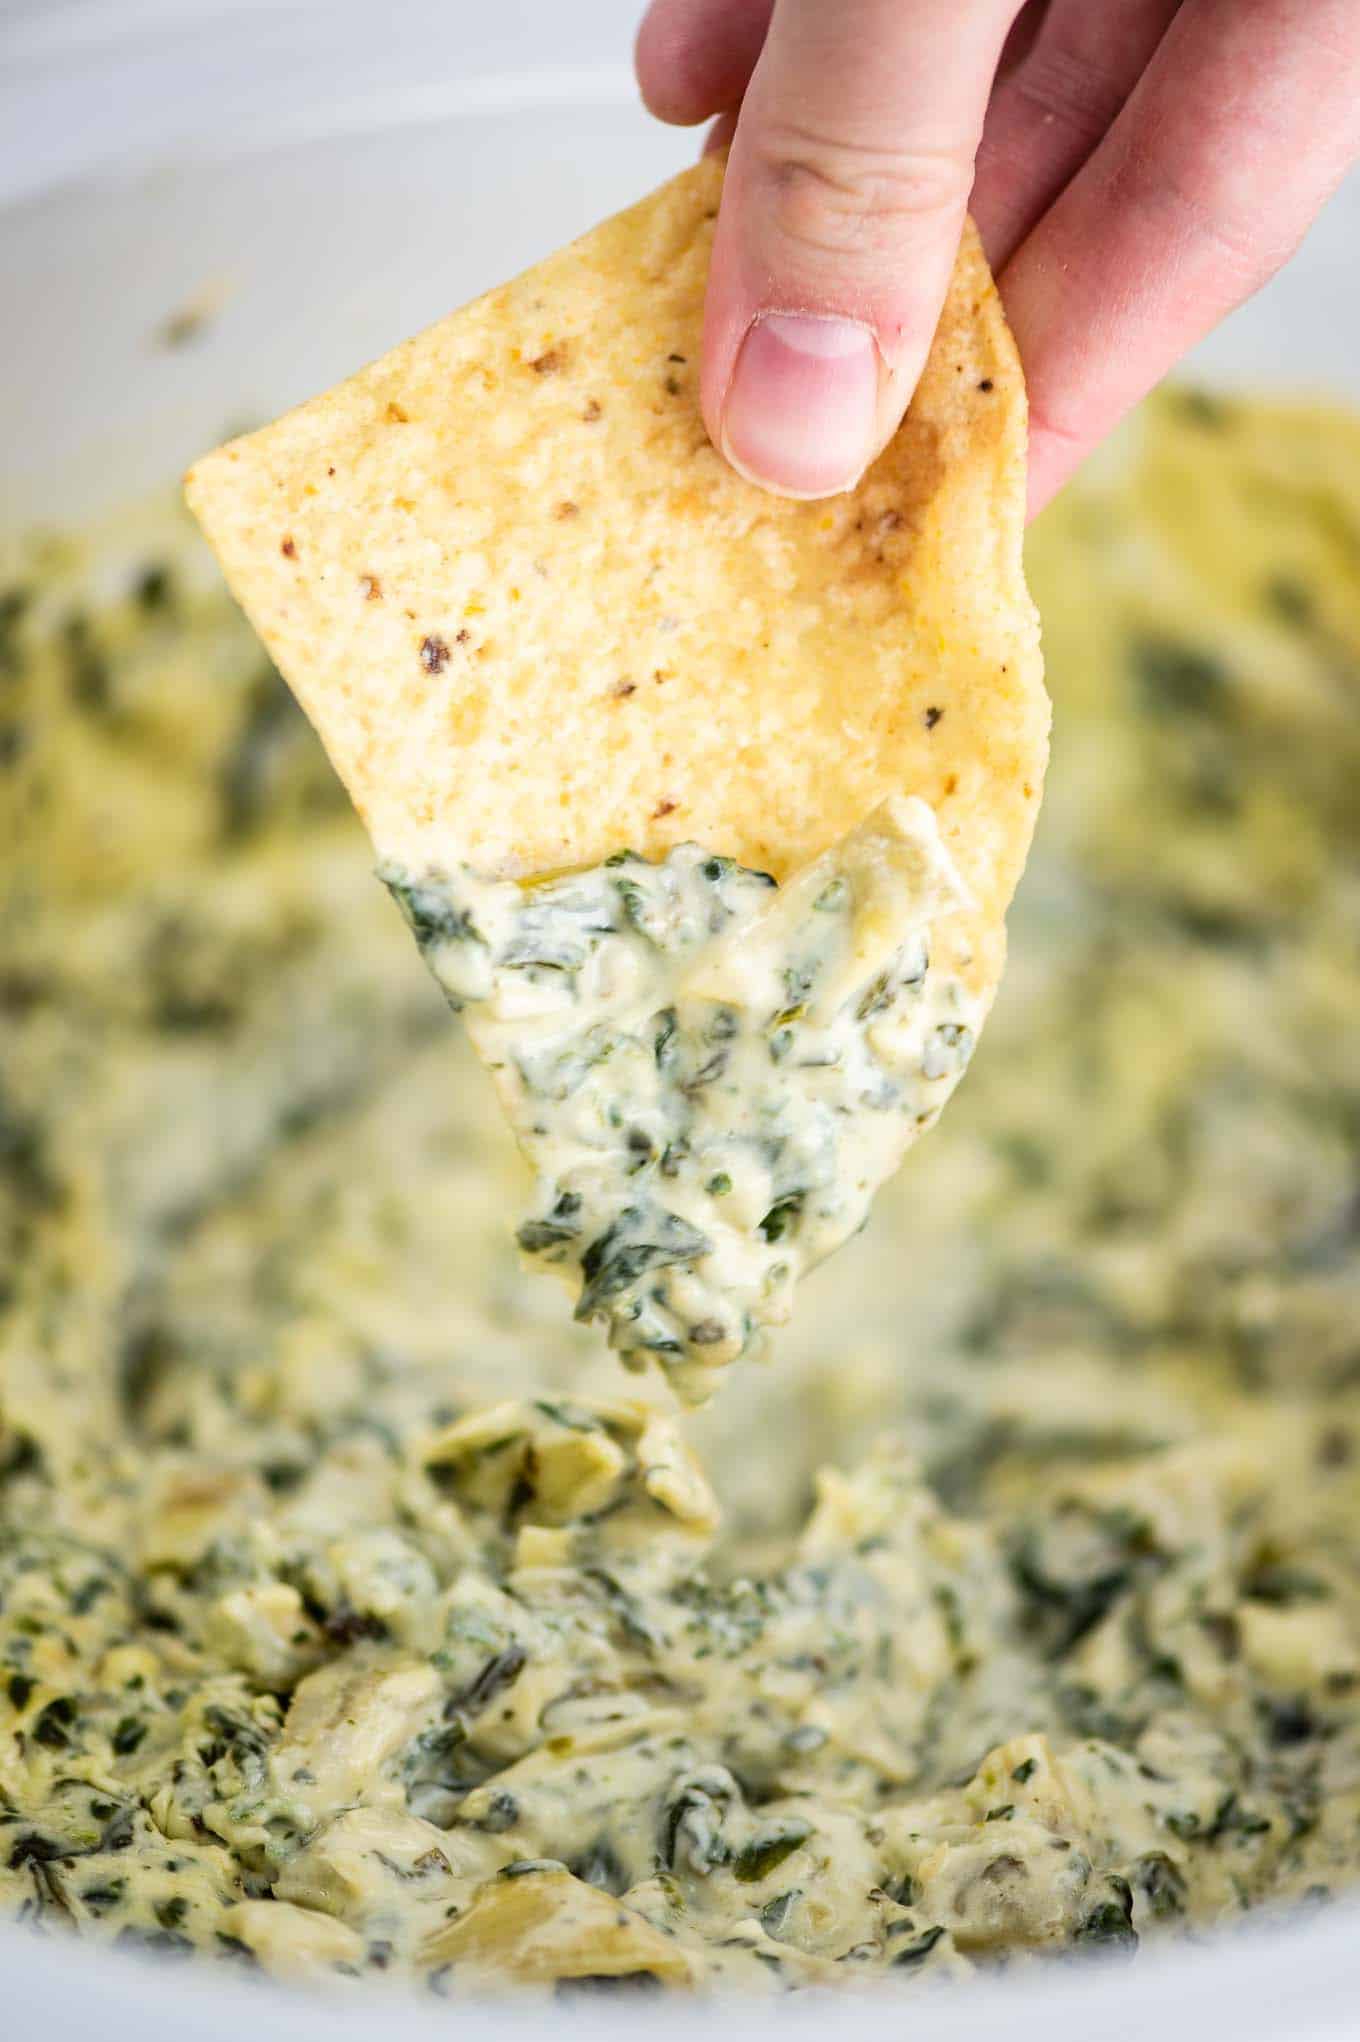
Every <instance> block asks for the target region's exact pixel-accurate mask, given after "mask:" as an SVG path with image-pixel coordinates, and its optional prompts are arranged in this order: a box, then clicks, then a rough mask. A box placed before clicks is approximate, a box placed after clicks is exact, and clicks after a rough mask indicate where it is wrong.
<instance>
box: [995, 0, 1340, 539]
mask: <svg viewBox="0 0 1360 2042" xmlns="http://www.w3.org/2000/svg"><path fill="white" fill-rule="evenodd" d="M1358 153H1360V8H1357V7H1356V6H1355V4H1354V0H1186V4H1185V5H1184V6H1182V8H1181V10H1180V12H1179V13H1178V14H1177V16H1176V18H1175V20H1174V21H1173V22H1172V23H1171V25H1170V27H1169V28H1168V30H1167V32H1166V34H1165V36H1164V38H1163V40H1162V42H1161V44H1160V46H1159V47H1158V50H1157V53H1156V55H1155V57H1154V59H1153V61H1152V63H1151V64H1150V65H1149V67H1148V69H1147V70H1146V71H1145V73H1144V75H1143V77H1142V79H1141V80H1140V82H1139V83H1138V85H1137V86H1136V87H1135V89H1134V91H1133V92H1132V94H1131V95H1130V97H1129V99H1128V102H1127V104H1126V105H1125V106H1124V108H1123V110H1122V112H1121V113H1120V114H1119V115H1118V117H1117V118H1116V120H1115V121H1114V123H1113V125H1112V126H1111V128H1110V130H1109V133H1108V134H1107V135H1106V137H1105V139H1104V141H1103V142H1101V143H1100V144H1099V146H1098V147H1097V148H1096V149H1095V151H1094V152H1093V154H1092V155H1091V156H1090V158H1089V160H1088V161H1087V162H1086V164H1085V165H1084V167H1083V168H1082V169H1081V170H1080V171H1079V172H1078V173H1077V175H1076V177H1075V178H1074V179H1073V180H1072V181H1071V183H1069V184H1068V185H1067V187H1066V189H1065V190H1064V191H1063V192H1062V194H1061V196H1060V197H1059V198H1058V199H1057V200H1056V201H1055V202H1054V204H1053V205H1052V206H1051V207H1050V208H1049V210H1048V212H1047V213H1046V214H1045V215H1044V217H1043V219H1042V220H1041V221H1040V222H1039V224H1038V225H1037V227H1035V229H1034V230H1033V232H1032V233H1030V234H1029V235H1028V236H1027V238H1026V239H1025V241H1024V242H1023V243H1022V244H1021V246H1020V247H1019V248H1018V249H1017V251H1016V253H1015V254H1014V255H1013V256H1012V258H1011V260H1010V262H1009V263H1008V264H1007V265H1006V267H1005V269H1004V271H1003V273H1002V276H1001V289H1002V295H1003V297H1004V298H1005V301H1006V309H1007V312H1008V314H1009V316H1010V320H1011V324H1012V327H1013V328H1014V331H1015V335H1016V339H1017V341H1018V342H1019V346H1020V351H1021V354H1022V356H1023V358H1024V362H1025V368H1026V373H1027V377H1028V382H1029V392H1030V426H1031V436H1030V502H1031V508H1032V509H1037V508H1039V507H1040V506H1041V505H1042V504H1043V503H1044V502H1045V501H1047V499H1048V498H1049V497H1050V496H1051V495H1052V494H1053V493H1054V491H1055V490H1056V489H1057V488H1058V487H1059V486H1060V485H1061V483H1062V482H1063V481H1064V480H1065V479H1066V478H1067V476H1068V475H1069V474H1070V473H1071V471H1072V470H1073V469H1074V468H1075V467H1076V466H1077V465H1078V464H1079V462H1080V461H1081V460H1082V459H1083V458H1084V456H1085V455H1086V453H1087V452H1088V451H1089V450H1090V449H1091V448H1092V447H1093V446H1094V445H1095V444H1096V443H1097V442H1098V441H1099V440H1101V439H1103V438H1104V436H1105V435H1106V434H1107V433H1108V432H1109V431H1110V429H1111V428H1112V426H1113V425H1114V424H1115V423H1116V421H1117V420H1118V419H1119V418H1120V417H1121V416H1122V415H1123V413H1124V412H1126V411H1127V410H1128V409H1129V408H1130V407H1131V406H1132V405H1133V404H1134V403H1135V402H1136V401H1137V400H1138V398H1140V397H1141V396H1142V395H1143V394H1144V393H1145V392H1146V391H1147V390H1148V389H1150V388H1151V387H1152V385H1153V384H1154V383H1156V382H1157V381H1158V380H1159V379H1160V378H1161V377H1162V376H1163V375H1164V374H1165V373H1166V371H1167V370H1168V369H1169V368H1170V367H1171V366H1172V365H1173V364H1174V363H1175V362H1176V361H1177V360H1178V359H1179V358H1180V356H1181V355H1182V354H1184V353H1185V352H1186V350H1187V349H1188V348H1190V347H1191V346H1192V345H1193V344H1194V343H1195V342H1196V341H1197V340H1199V339H1200V338H1201V337H1202V336H1203V335H1204V334H1205V333H1207V332H1208V331H1209V329H1210V328H1211V327H1213V326H1214V325H1216V324H1217V322H1218V321H1219V320H1220V319H1221V318H1222V317H1223V316H1224V315H1225V314H1226V313H1227V312H1229V311H1231V310H1232V308H1233V307H1234V306H1236V305H1238V304H1240V303H1241V301H1242V300H1243V299H1244V298H1246V297H1248V296H1249V295H1250V294H1251V293H1252V292H1253V291H1254V290H1256V289H1257V288H1258V287H1259V286H1260V285H1261V284H1263V283H1264V282H1265V281H1266V280H1267V278H1268V277H1270V276H1271V275H1273V273H1274V272H1275V270H1277V269H1278V268H1279V267H1280V265H1281V263H1283V262H1284V261H1285V260H1286V258H1287V257H1288V256H1289V255H1290V254H1291V253H1292V252H1293V250H1294V249H1295V247H1296V246H1297V245H1298V243H1299V241H1300V240H1301V239H1302V237H1303V235H1304V233H1305V232H1306V231H1307V229H1308V226H1309V225H1310V223H1311V221H1312V220H1313V218H1314V217H1315V215H1316V214H1317V212H1318V211H1319V209H1320V208H1321V206H1322V205H1323V203H1324V202H1325V201H1326V199H1327V198H1328V197H1329V196H1330V194H1331V192H1332V191H1333V190H1334V189H1335V188H1336V186H1337V185H1338V184H1339V183H1340V181H1341V179H1342V177H1343V176H1344V175H1345V172H1346V170H1347V168H1348V167H1349V165H1350V164H1351V163H1352V162H1353V161H1354V160H1355V158H1356V156H1357V154H1358Z"/></svg>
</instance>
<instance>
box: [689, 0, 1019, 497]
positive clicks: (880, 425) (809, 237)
mask: <svg viewBox="0 0 1360 2042" xmlns="http://www.w3.org/2000/svg"><path fill="white" fill-rule="evenodd" d="M1017 12H1018V7H1017V4H1016V0H964V4H960V0H837V4H836V5H835V6H828V5H827V4H825V0H776V5H775V7H774V11H773V15H772V17H771V20H770V25H769V31H768V34H767V36H766V39H765V42H764V45H763V47H762V50H761V54H760V57H759V60H758V61H757V63H756V67H755V70H754V73H753V74H752V77H751V81H750V84H749V86H748V88H747V92H746V97H745V100H744V103H743V105H742V108H741V112H740V115H739V117H738V120H737V124H736V131H735V135H734V137H733V142H732V149H731V155H730V158H729V164H728V172H727V182H726V187H725V190H724V194H723V202H722V209H721V212H720V215H719V220H718V226H717V232H716V236H715V241H714V249H713V264H712V271H711V274H710V279H709V287H708V302H707V317H706V324H705V337H704V362H703V375H702V382H701V390H702V401H703V406H704V416H705V419H706V421H707V424H708V428H709V431H710V432H711V433H712V435H713V437H714V440H715V441H716V442H717V444H718V445H719V446H720V447H721V448H722V450H723V451H724V453H725V454H726V455H727V456H728V458H729V459H730V460H731V461H732V462H733V464H734V465H735V466H736V467H737V468H739V469H740V470H741V471H742V472H743V473H744V474H746V475H748V476H750V477H751V478H752V479H753V480H755V481H758V482H761V483H763V484H765V486H766V487H768V488H772V489H775V490H778V491H780V492H782V493H784V494H787V495H794V496H824V495H830V494H833V493H834V492H836V491H839V490H843V489H848V488H849V487H851V486H852V485H853V483H854V482H855V481H856V480H857V479H858V477H859V476H860V474H861V473H862V472H863V470H864V469H865V467H866V466H867V465H868V463H869V462H870V461H871V460H872V459H873V457H874V456H875V454H877V453H878V451H879V450H880V449H881V447H882V446H883V445H884V443H885V442H886V441H887V439H888V438H889V437H890V436H891V434H892V433H893V432H894V430H895V429H896V427H897V425H898V423H899V421H900V419H901V417H902V413H903V412H904V410H905V409H906V406H907V403H908V401H909V399H910V397H911V393H912V390H913V389H914V387H915V384H916V380H917V377H918V376H919V374H920V370H921V367H922V364H923V362H924V360H925V355H926V351H927V349H928V348H929V345H930V341H931V337H932V335H933V332H934V328H935V325H936V321H937V319H938V317H939V311H940V306H941V304H942V302H943V299H944V293H945V288H946V285H947V283H948V279H949V273H950V269H951V266H952V264H953V260H954V255H955V252H956V250H957V247H958V240H959V234H960V231H961V228H962V224H963V215H964V208H965V205H966V202H967V198H968V192H969V187H970V185H971V183H972V176H973V158H974V153H975V151H976V148H977V143H978V137H979V135H980V133H981V130H982V122H983V116H984V113H985V110H986V105H987V95H988V92H989V91H990V89H991V84H992V80H993V77H994V75H995V71H996V66H997V61H998V58H999V56H1000V54H1001V49H1002V46H1003V44H1004V42H1005V40H1006V35H1007V31H1008V30H1009V28H1010V27H1011V24H1012V22H1013V21H1014V19H1015V16H1016V14H1017Z"/></svg>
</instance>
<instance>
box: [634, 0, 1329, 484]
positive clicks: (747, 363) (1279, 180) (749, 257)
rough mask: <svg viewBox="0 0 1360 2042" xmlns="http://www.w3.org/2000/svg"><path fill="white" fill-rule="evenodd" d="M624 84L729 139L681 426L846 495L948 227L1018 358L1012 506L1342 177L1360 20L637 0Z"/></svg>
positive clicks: (1040, 6)
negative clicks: (1024, 468)
mask: <svg viewBox="0 0 1360 2042" xmlns="http://www.w3.org/2000/svg"><path fill="white" fill-rule="evenodd" d="M637 70H638V78H639V81H640V83H641V87H642V93H643V97H644V99H645V100H646V103H647V105H648V106H649V107H650V108H651V110H652V112H653V113H654V114H657V115H658V116H659V117H660V118H661V119H662V120H666V121H672V122H677V123H680V124H682V125H688V124H697V123H699V122H702V121H708V120H712V121H713V122H714V123H715V125H714V128H713V130H712V133H711V136H710V146H722V145H724V144H726V143H728V142H729V141H730V145H731V155H730V159H729V168H728V174H727V183H726V188H725V191H724V195H723V202H722V211H721V214H720V217H719V221H718V227H717V235H716V240H715V243H714V251H713V270H712V276H711V280H710V283H709V290H708V305H707V316H706V322H705V332H704V359H703V377H702V394H703V406H704V417H705V419H706V421H707V424H708V428H709V431H710V432H711V434H712V435H713V438H714V441H715V442H716V444H717V445H718V446H719V447H721V448H722V450H723V451H724V453H725V454H726V455H727V457H728V458H729V460H731V461H732V462H733V464H734V465H735V466H736V467H738V468H740V469H741V471H742V472H743V473H744V474H746V475H748V476H750V477H751V479H752V480H754V481H758V482H760V483H762V484H764V486H765V487H767V488H770V489H773V490H776V491H778V492H779V493H781V494H784V495H791V496H807V497H818V496H829V495H834V494H836V493H837V492H839V491H841V490H843V489H847V488H849V487H851V486H852V485H853V483H854V482H855V481H856V480H857V479H858V477H859V476H860V474H862V472H863V470H864V469H865V467H866V466H867V465H868V463H869V462H870V461H871V460H872V459H873V457H874V455H875V454H876V453H877V452H878V451H879V449H880V448H881V447H882V446H883V445H884V443H885V442H886V441H887V439H889V438H890V437H891V435H892V433H893V432H894V431H895V430H896V428H897V425H898V423H899V421H900V420H901V417H902V414H903V412H904V410H905V409H906V406H907V404H908V403H909V401H910V398H911V393H912V390H913V388H914V387H915V384H916V380H917V377H918V376H919V374H920V370H921V366H922V363H923V361H924V358H925V354H926V350H927V348H928V346H929V344H930V337H931V334H932V332H933V330H934V326H935V322H936V319H937V317H938V314H939V310H940V305H941V302H942V300H943V296H944V289H945V283H946V280H947V278H948V275H949V270H950V266H951V262H952V259H953V253H954V249H955V247H956V245H957V242H958V237H959V231H960V227H961V223H962V219H963V214H964V211H965V209H968V210H971V212H972V213H973V216H974V218H975V219H976V220H977V222H978V225H979V227H980V229H981V231H982V236H983V240H984V242H985V244H986V248H987V252H988V255H989V257H990V259H991V263H992V267H993V269H994V271H995V273H996V275H997V277H998V280H999V282H1000V286H1001V291H1002V294H1003V297H1004V299H1005V303H1006V309H1007V312H1008V314H1009V316H1010V321H1011V325H1012V327H1013V329H1014V331H1015V335H1016V339H1017V341H1018V343H1019V346H1020V352H1021V355H1022V357H1023V359H1024V364H1025V371H1026V375H1027V378H1028V383H1029V393H1030V424H1031V444H1030V508H1031V510H1032V511H1034V510H1038V509H1040V508H1041V507H1042V505H1043V504H1044V503H1046V502H1047V501H1048V499H1049V498H1050V497H1051V496H1052V495H1053V494H1054V492H1055V491H1056V490H1057V489H1059V488H1060V487H1061V486H1062V484H1063V483H1064V482H1065V481H1066V480H1067V478H1068V476H1069V475H1070V474H1071V473H1072V471H1073V470H1074V469H1075V468H1076V467H1077V466H1078V465H1079V463H1080V462H1081V461H1082V460H1083V459H1084V458H1085V456H1086V455H1087V454H1088V453H1089V452H1090V451H1091V449H1092V448H1093V447H1095V446H1096V445H1097V443H1098V442H1099V441H1100V440H1102V439H1103V438H1104V437H1105V435H1106V434H1107V433H1108V432H1109V431H1110V430H1111V428H1112V427H1113V426H1114V425H1115V424H1116V422H1117V421H1118V420H1119V418H1120V417H1121V416H1122V415H1123V414H1124V413H1125V412H1126V411H1127V410H1128V409H1129V408H1130V407H1131V406H1132V405H1133V404H1135V403H1136V402H1137V401H1138V399H1139V398H1140V397H1141V396H1143V394H1144V393H1145V392H1146V391H1147V390H1149V389H1151V387H1152V386H1153V384H1154V383H1156V382H1158V381H1159V380H1160V379H1161V378H1162V377H1163V376H1164V375H1165V374H1166V373H1167V371H1168V370H1170V369H1171V368H1173V367H1174V366H1175V364H1176V362H1177V361H1178V360H1179V359H1180V357H1181V356H1182V355H1183V354H1184V353H1185V352H1186V350H1187V349H1188V348H1190V347H1191V346H1192V345H1193V344H1194V343H1195V342H1196V341H1197V340H1199V339H1201V338H1202V337H1203V336H1204V335H1205V334H1206V333H1207V332H1208V331H1209V330H1210V329H1211V328H1212V327H1213V326H1215V325H1216V324H1217V323H1218V321H1219V320H1220V319H1222V318H1223V317H1224V315H1225V314H1226V313H1228V312H1229V311H1231V310H1232V309H1233V308H1234V307H1235V306H1236V305H1238V304H1240V303H1241V302H1242V300H1243V299H1245V298H1247V297H1249V296H1250V295H1251V293H1252V292H1253V291H1255V290H1257V289H1259V288H1260V286H1261V285H1262V284H1263V283H1265V282H1266V281H1267V279H1268V278H1269V277H1271V276H1272V275H1273V274H1274V273H1275V271H1276V270H1277V269H1279V268H1280V266H1281V265H1282V264H1283V263H1284V262H1285V261H1286V260H1287V259H1288V257H1289V256H1290V255H1291V254H1292V253H1293V251H1294V249H1295V248H1296V247H1297V246H1298V244H1299V242H1300V240H1301V239H1302V237H1303V236H1304V234H1305V233H1306V232H1307V230H1308V227H1309V226H1310V224H1311V223H1312V221H1313V219H1314V218H1315V217H1316V215H1317V213H1318V212H1319V211H1320V209H1321V207H1322V206H1323V205H1324V203H1325V202H1326V200H1327V199H1328V198H1329V197H1330V196H1331V194H1332V193H1333V192H1334V191H1335V189H1336V188H1337V186H1338V185H1339V184H1340V182H1341V180H1342V178H1343V177H1344V176H1345V174H1346V172H1347V171H1348V170H1349V169H1350V167H1351V166H1352V164H1353V163H1354V162H1355V161H1356V159H1357V157H1360V0H1028V4H1025V5H1019V4H1017V0H652V5H651V6H650V8H649V10H648V12H647V15H646V18H645V20H644V21H643V23H642V27H641V29H640V31H639V34H638V42H637ZM1282 368H1284V369H1286V370H1287V368H1288V364H1282Z"/></svg>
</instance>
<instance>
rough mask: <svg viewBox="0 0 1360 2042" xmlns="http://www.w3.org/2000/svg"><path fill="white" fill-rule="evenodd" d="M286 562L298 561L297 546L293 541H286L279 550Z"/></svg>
mask: <svg viewBox="0 0 1360 2042" xmlns="http://www.w3.org/2000/svg"><path fill="white" fill-rule="evenodd" d="M279 551H280V553H282V555H283V557H284V559H285V560H296V559H297V546H296V544H295V542H294V541H293V540H292V539H285V540H284V542H283V544H282V545H281V546H280V548H279Z"/></svg>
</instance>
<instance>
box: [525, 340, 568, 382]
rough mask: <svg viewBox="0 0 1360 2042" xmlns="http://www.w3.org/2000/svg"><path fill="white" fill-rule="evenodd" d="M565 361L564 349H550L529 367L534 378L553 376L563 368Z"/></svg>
mask: <svg viewBox="0 0 1360 2042" xmlns="http://www.w3.org/2000/svg"><path fill="white" fill-rule="evenodd" d="M566 359H567V355H566V349H565V348H560V347H550V348H549V349H548V351H547V353H546V354H541V355H539V356H538V357H537V359H536V360H534V361H532V362H530V364H529V367H530V368H531V369H532V370H533V372H534V374H535V375H536V376H555V375H556V374H557V372H558V370H559V369H560V368H562V367H563V365H564V363H565V362H566Z"/></svg>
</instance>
